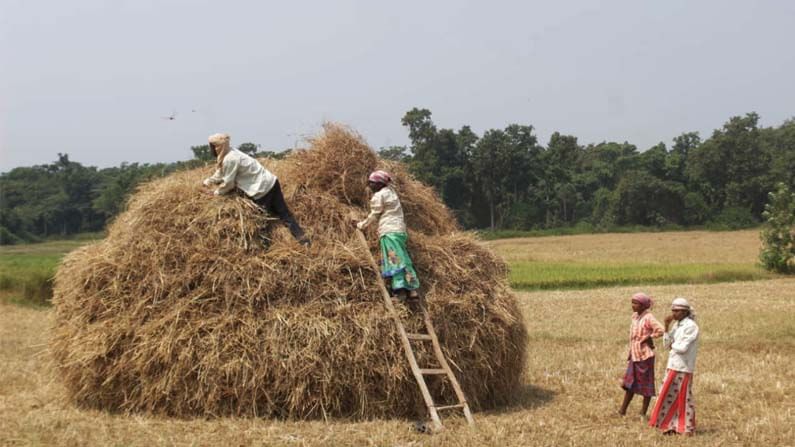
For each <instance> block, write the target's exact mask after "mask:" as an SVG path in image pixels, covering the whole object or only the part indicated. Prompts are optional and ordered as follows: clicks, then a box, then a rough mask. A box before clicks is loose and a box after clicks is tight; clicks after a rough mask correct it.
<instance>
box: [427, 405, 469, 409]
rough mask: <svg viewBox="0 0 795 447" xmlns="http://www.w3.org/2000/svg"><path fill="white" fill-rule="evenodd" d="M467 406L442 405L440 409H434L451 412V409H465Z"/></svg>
mask: <svg viewBox="0 0 795 447" xmlns="http://www.w3.org/2000/svg"><path fill="white" fill-rule="evenodd" d="M464 405H466V404H455V405H441V406H438V407H434V408H436V409H437V410H449V409H450V408H464Z"/></svg>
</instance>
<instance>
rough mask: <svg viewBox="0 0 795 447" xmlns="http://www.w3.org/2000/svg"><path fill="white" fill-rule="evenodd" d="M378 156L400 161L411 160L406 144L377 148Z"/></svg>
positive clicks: (406, 161)
mask: <svg viewBox="0 0 795 447" xmlns="http://www.w3.org/2000/svg"><path fill="white" fill-rule="evenodd" d="M378 156H379V157H381V158H383V159H384V160H392V161H400V162H403V163H408V162H410V161H411V154H409V152H408V148H406V146H389V147H382V148H381V149H379V150H378Z"/></svg>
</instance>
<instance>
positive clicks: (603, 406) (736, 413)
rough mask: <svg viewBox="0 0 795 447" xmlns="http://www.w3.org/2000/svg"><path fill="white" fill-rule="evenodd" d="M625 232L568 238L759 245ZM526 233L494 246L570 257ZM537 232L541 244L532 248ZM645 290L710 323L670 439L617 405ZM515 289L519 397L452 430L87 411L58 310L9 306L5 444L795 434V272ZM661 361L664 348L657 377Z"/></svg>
mask: <svg viewBox="0 0 795 447" xmlns="http://www.w3.org/2000/svg"><path fill="white" fill-rule="evenodd" d="M627 236H628V235H600V236H593V237H592V239H588V240H583V239H578V240H576V241H575V242H576V243H575V244H572V245H569V246H571V247H573V246H576V247H578V248H579V249H581V250H583V253H587V252H590V253H592V254H591V255H581V257H585V256H593V257H598V256H606V258H604V259H605V260H611V261H615V260H620V261H622V262H627V263H632V262H633V261H634V260H638V259H640V260H641V261H643V262H646V261H647V260H652V261H654V260H659V262H660V263H661V265H664V264H665V262H673V263H677V262H679V259H681V258H680V257H681V256H683V253H685V252H692V254H690V255H688V256H692V257H694V259H696V261H697V262H704V263H710V262H715V263H720V262H722V258H732V257H736V258H732V259H730V262H735V261H736V262H737V263H742V264H748V263H753V262H754V257H755V255H756V253H755V251H754V250H752V249H747V250H745V251H742V249H741V248H740V247H742V243H741V242H737V241H733V239H734V238H738V240H739V241H742V240H747V239H748V237H747V235H745V234H743V232H737V233H722V234H721V236H722V237H721V239H722V241H723V244H722V245H728V246H733V247H735V248H734V249H717V250H713V248H712V244H704V245H703V246H704V247H705V248H704V249H703V250H706V251H708V253H703V252H702V251H703V250H697V249H694V248H693V247H694V246H696V245H698V243H699V241H698V240H695V241H694V240H689V239H687V240H680V239H679V238H678V236H676V235H674V236H673V237H671V238H669V239H666V234H665V233H659V234H650V235H647V236H648V237H649V238H653V239H655V240H657V239H659V241H660V242H659V243H658V245H653V242H651V241H650V240H649V241H646V245H650V244H651V245H653V248H652V249H650V250H649V251H645V250H639V251H634V252H633V250H632V248H631V247H633V246H636V244H635V243H632V244H629V245H627V246H626V249H625V250H626V253H627V255H624V254H623V253H624V252H623V251H616V250H613V249H612V247H613V246H614V245H618V244H626V243H627V241H626V240H625V239H624V238H625V237H627ZM573 237H578V236H573ZM589 238H591V236H589ZM541 239H548V238H541ZM499 242H500V243H502V242H503V241H499ZM525 242H526V241H525V240H516V242H514V245H512V246H510V245H509V246H508V248H507V250H506V247H495V248H496V249H497V250H498V251H500V252H502V253H505V255H506V257H508V258H509V261H510V260H511V259H510V253H511V252H512V253H514V254H521V251H522V250H527V251H525V253H528V252H533V253H534V254H533V256H539V257H544V256H546V257H555V256H565V253H566V252H568V250H570V249H568V248H563V249H560V247H561V246H563V247H565V246H566V244H568V243H569V242H568V241H567V240H566V238H562V239H561V240H560V241H558V243H557V244H554V243H549V242H548V241H546V240H544V241H541V240H540V239H539V240H530V241H529V242H526V243H525ZM635 242H637V240H636V241H635ZM641 242H642V241H641ZM528 243H529V244H541V246H540V247H539V246H538V245H533V248H532V249H529V250H528V249H527V244H528ZM544 246H546V248H544ZM511 247H513V248H511ZM556 250H558V253H559V254H555V252H556ZM611 250H613V251H612V252H611ZM506 252H507V253H506ZM545 252H546V254H544V253H545ZM561 253H563V254H561ZM643 253H646V255H645V256H648V258H644V257H643V256H644V254H643ZM622 256H623V260H622V259H619V258H622ZM718 258H721V259H718ZM593 262H596V261H593ZM638 290H643V291H645V292H647V293H649V294H651V295H653V296H655V297H656V299H657V304H656V306H655V307H654V308H653V313H654V314H655V315H656V316H657V317H658V318H659V319H662V318H663V317H664V315H665V313H666V307H667V306H666V305H667V304H668V303H670V300H671V299H673V297H674V296H679V295H682V296H686V297H688V298H689V299H690V300H691V302H692V303H693V304H694V305H695V306H696V307H697V311H698V314H699V320H698V321H699V324H700V326H701V328H702V334H703V335H702V340H701V349H700V352H699V359H698V364H697V371H696V375H695V382H694V383H695V389H694V392H695V399H696V405H697V420H698V434H697V436H695V437H694V438H679V437H666V436H662V435H660V434H659V433H658V432H657V431H655V430H653V429H651V428H648V427H647V426H646V425H645V424H644V422H643V421H642V420H641V419H640V417H639V416H637V415H636V414H635V413H636V412H637V410H638V408H639V404H640V402H639V401H637V402H633V403H632V405H631V406H630V412H629V415H628V416H626V417H624V418H621V417H618V416H616V412H617V409H618V406H619V403H620V401H621V398H622V396H623V392H622V390H620V388H619V386H618V383H619V379H620V377H621V375H622V373H623V369H624V367H625V359H626V336H627V328H628V323H629V317H630V314H631V309H630V307H629V296H630V295H631V294H632V293H634V292H636V291H638ZM518 295H519V297H520V303H521V308H522V311H523V314H524V316H525V319H526V321H527V325H528V330H529V335H530V340H529V343H530V346H529V357H528V362H527V365H526V373H527V380H526V384H525V388H524V389H523V391H522V393H520V395H518V396H517V399H516V403H515V404H514V405H513V406H511V407H509V408H503V409H501V410H500V411H495V412H488V413H476V414H475V418H476V426H475V427H473V428H470V427H467V426H465V425H464V424H463V423H462V421H461V420H452V419H448V420H446V422H447V425H448V429H447V430H446V431H445V432H442V433H439V434H436V435H433V436H429V435H424V434H418V433H414V432H413V431H412V430H411V424H410V422H411V421H407V420H375V421H364V422H362V421H346V420H332V421H327V422H324V421H313V422H292V421H272V420H261V419H260V420H258V419H233V418H227V419H214V420H204V419H193V420H179V419H168V418H160V417H150V416H147V415H138V414H108V413H103V412H97V411H87V410H82V409H78V408H75V407H73V406H71V405H70V404H69V403H68V402H65V401H64V398H63V389H62V388H61V386H60V384H59V382H58V380H57V377H56V376H55V373H54V372H53V371H52V369H51V366H50V364H49V361H48V356H47V353H46V344H47V337H48V329H49V327H50V325H51V322H52V311H51V310H50V309H47V308H30V307H21V306H16V305H11V304H0V445H81V446H82V445H125V446H126V445H130V446H144V445H147V446H148V445H229V446H233V445H286V446H287V445H290V446H300V445H379V446H381V445H434V446H458V445H500V446H502V445H506V446H513V445H516V446H520V445H522V446H526V445H549V446H553V445H555V446H558V445H583V446H585V445H588V446H592V445H638V444H642V445H694V446H696V445H697V446H715V445H776V446H788V445H795V431H793V426H795V405H794V404H793V403H794V402H795V279H788V278H776V279H769V280H762V281H746V282H732V283H719V284H688V285H675V284H674V285H670V284H669V285H656V286H653V285H636V286H630V287H611V288H596V289H589V290H566V291H534V292H519V293H518ZM658 345H659V344H658ZM665 359H666V354H665V353H664V352H662V351H661V350H659V349H658V361H657V377H658V381H657V383H658V388H659V382H660V379H661V376H662V373H663V369H664V365H665Z"/></svg>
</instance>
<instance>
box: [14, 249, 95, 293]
mask: <svg viewBox="0 0 795 447" xmlns="http://www.w3.org/2000/svg"><path fill="white" fill-rule="evenodd" d="M88 241H91V239H90V238H88V239H86V238H77V239H71V240H63V241H49V242H42V243H37V244H21V245H13V246H4V247H0V291H4V292H6V293H3V300H4V301H7V302H15V303H17V304H19V303H21V302H24V303H28V304H31V305H47V304H48V303H49V301H50V299H51V298H52V285H53V283H52V282H53V277H54V276H55V270H56V269H57V268H58V265H59V264H60V262H61V259H63V257H64V255H65V254H66V253H68V252H70V251H72V250H74V249H75V248H77V247H80V246H82V245H85V244H86V243H87V242H88Z"/></svg>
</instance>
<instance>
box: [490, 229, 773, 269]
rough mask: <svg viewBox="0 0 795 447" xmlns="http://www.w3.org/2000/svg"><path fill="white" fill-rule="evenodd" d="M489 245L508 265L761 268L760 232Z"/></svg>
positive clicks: (533, 240) (569, 238)
mask: <svg viewBox="0 0 795 447" xmlns="http://www.w3.org/2000/svg"><path fill="white" fill-rule="evenodd" d="M487 245H488V246H489V247H491V248H492V249H493V250H494V251H496V252H497V253H499V254H500V255H501V256H502V257H503V258H504V259H505V260H506V261H507V262H509V263H510V262H517V261H543V262H607V263H611V262H635V263H639V264H640V263H643V264H654V263H657V264H686V263H713V264H714V263H726V264H746V263H748V264H755V263H757V262H758V259H759V248H760V247H761V242H760V241H759V230H741V231H723V232H716V231H668V232H664V233H609V234H580V235H575V236H548V237H533V238H521V239H500V240H496V241H489V242H487Z"/></svg>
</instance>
